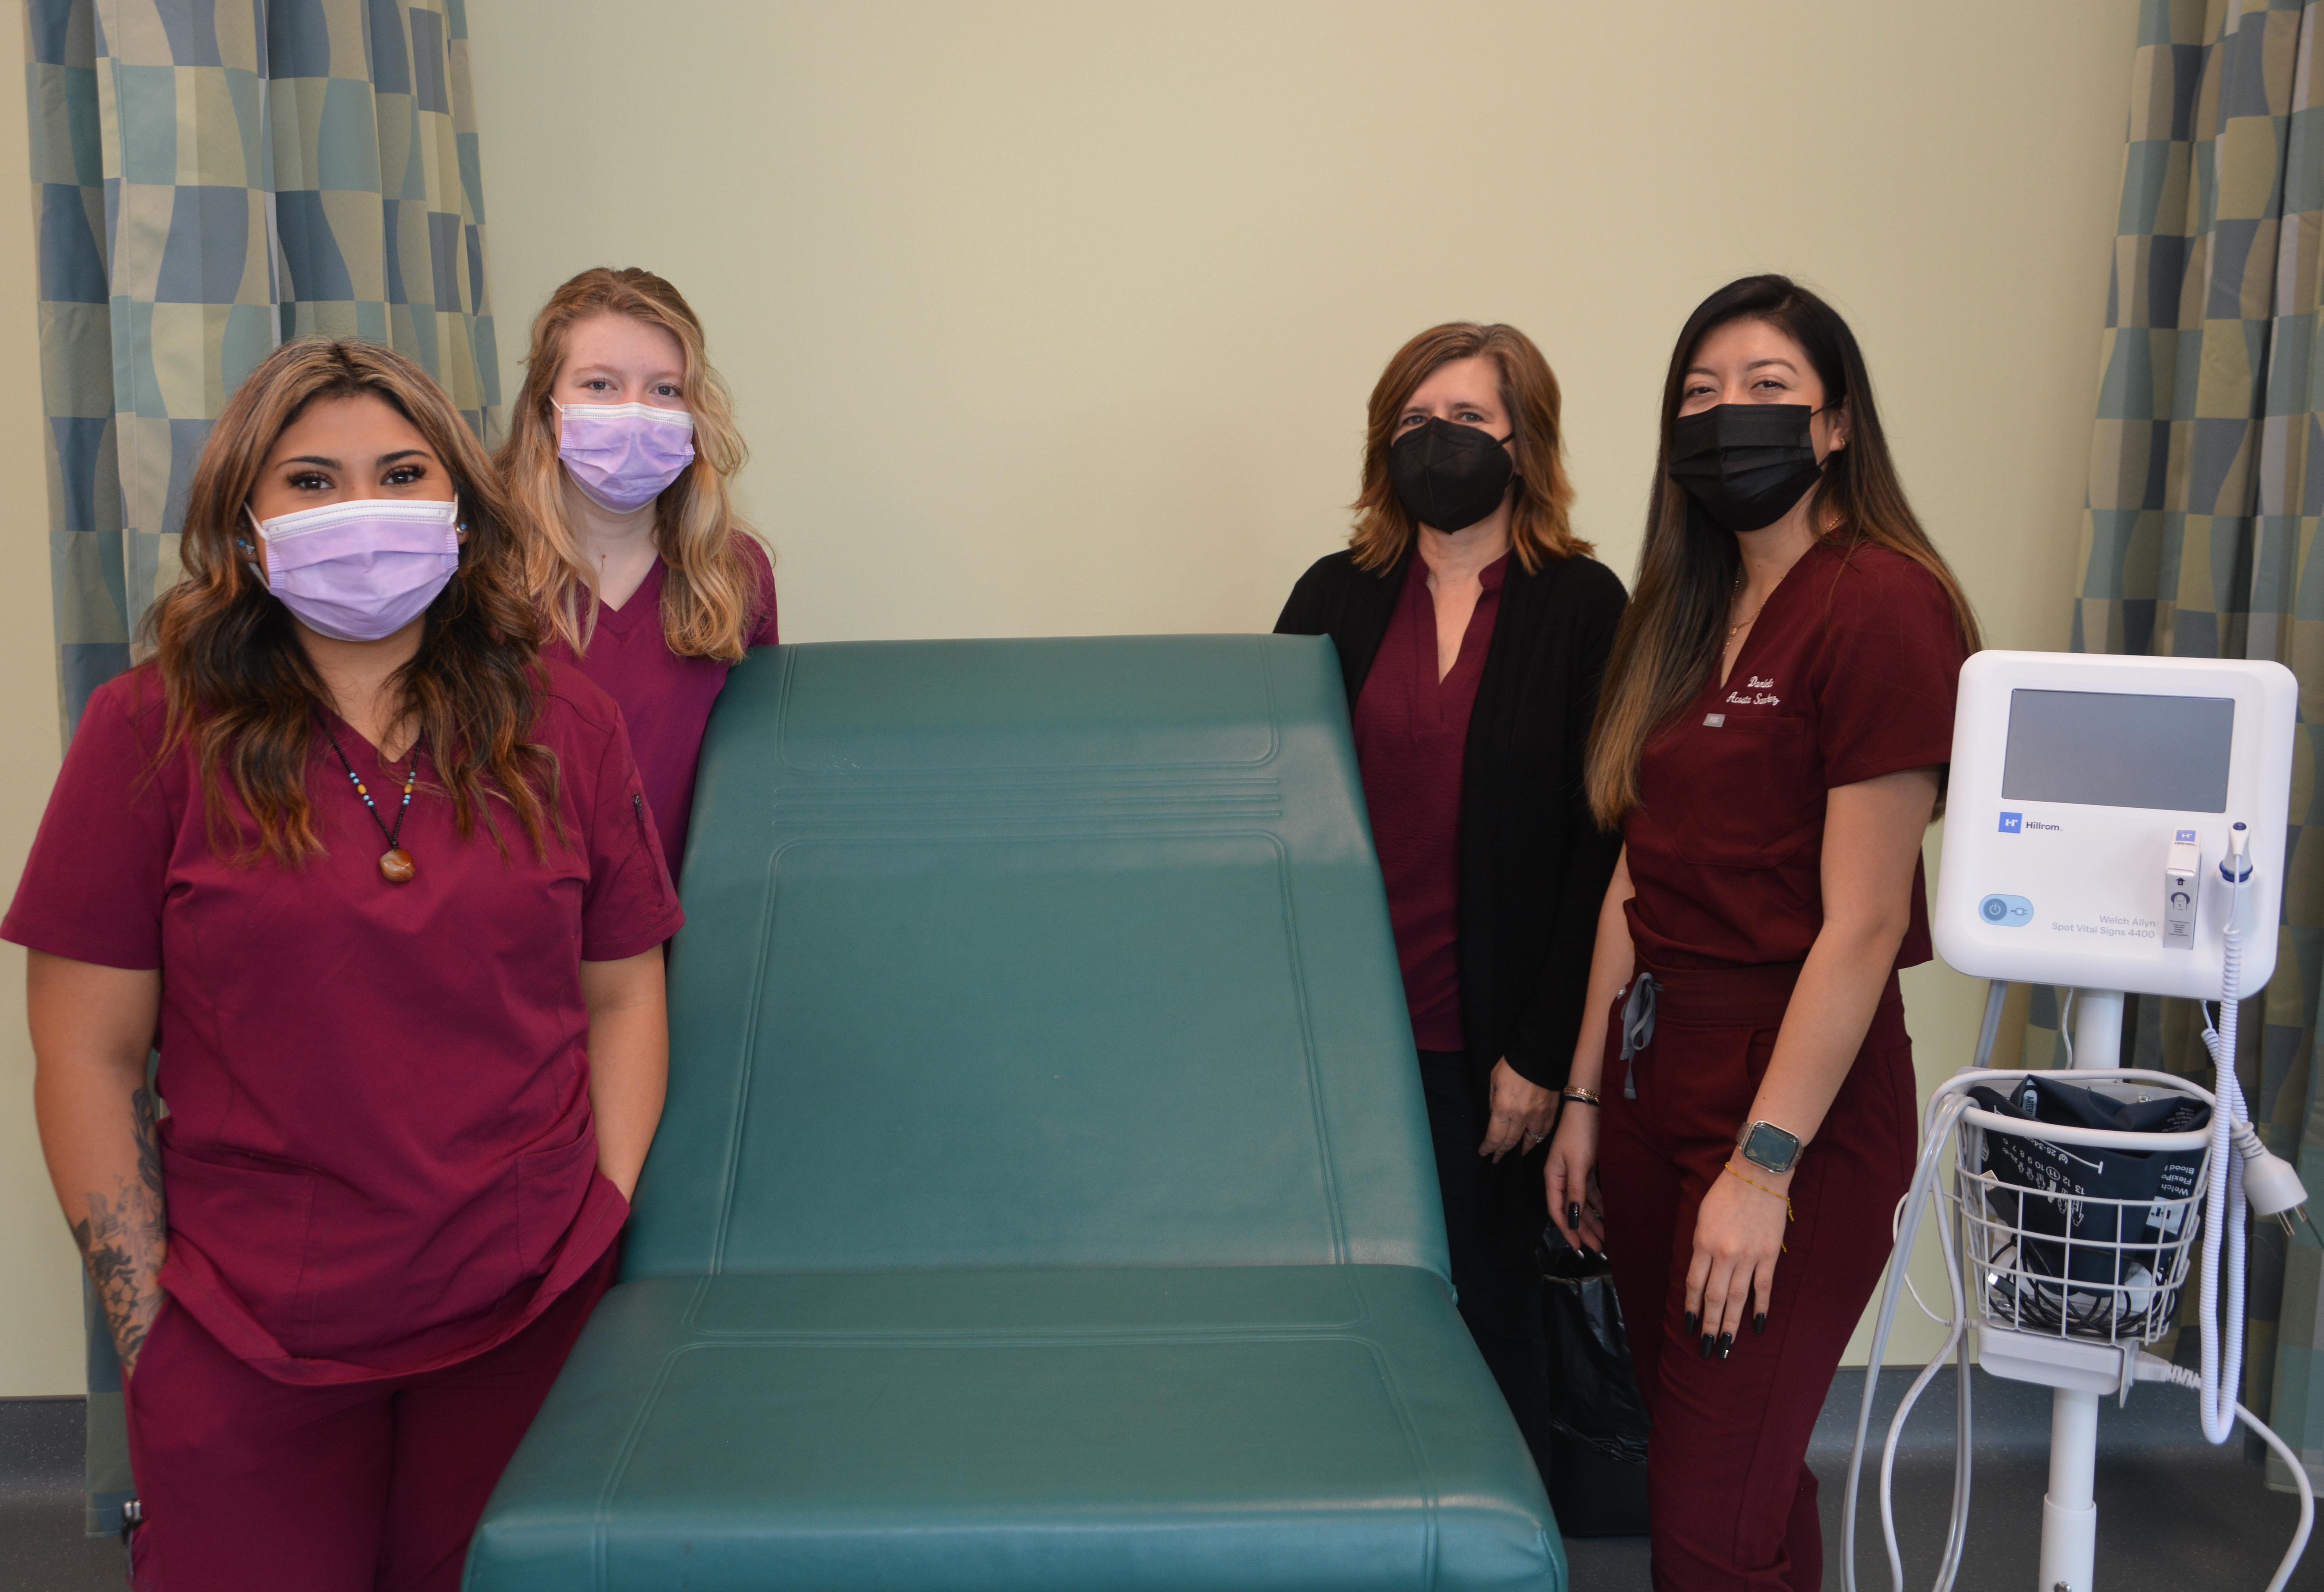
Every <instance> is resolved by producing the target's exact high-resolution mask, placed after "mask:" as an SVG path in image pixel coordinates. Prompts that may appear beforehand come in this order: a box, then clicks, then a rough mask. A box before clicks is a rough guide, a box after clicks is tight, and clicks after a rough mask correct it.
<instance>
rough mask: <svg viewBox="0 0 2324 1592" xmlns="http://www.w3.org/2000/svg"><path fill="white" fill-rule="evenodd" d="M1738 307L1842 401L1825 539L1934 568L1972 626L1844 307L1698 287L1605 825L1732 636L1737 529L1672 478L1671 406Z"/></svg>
mask: <svg viewBox="0 0 2324 1592" xmlns="http://www.w3.org/2000/svg"><path fill="white" fill-rule="evenodd" d="M1734 320H1764V321H1766V323H1767V324H1768V325H1770V326H1772V327H1774V328H1775V329H1777V330H1778V331H1781V332H1783V333H1784V334H1785V335H1786V336H1788V337H1789V338H1791V339H1792V340H1793V341H1794V342H1795V343H1797V344H1798V345H1799V346H1800V348H1801V350H1802V351H1803V353H1805V354H1806V355H1807V356H1808V363H1809V364H1810V365H1812V366H1814V367H1815V373H1816V376H1817V378H1818V379H1819V380H1821V382H1822V383H1823V394H1824V403H1826V404H1827V405H1828V406H1832V407H1840V406H1845V412H1846V414H1847V416H1848V446H1847V447H1845V448H1842V449H1838V450H1836V451H1834V452H1832V453H1831V454H1829V455H1827V456H1826V457H1825V459H1824V470H1823V478H1822V479H1821V481H1819V482H1818V483H1817V484H1816V486H1815V488H1814V492H1815V501H1814V503H1813V504H1812V506H1811V512H1812V514H1813V515H1814V517H1815V519H1816V521H1817V523H1819V525H1820V526H1821V527H1824V529H1823V530H1822V532H1821V533H1822V537H1823V540H1824V541H1828V542H1831V543H1832V544H1834V545H1836V546H1838V547H1840V549H1841V550H1842V551H1852V550H1854V549H1856V548H1858V547H1864V546H1867V545H1868V546H1872V547H1884V548H1886V549H1887V550H1888V551H1891V552H1895V553H1901V554H1903V555H1904V557H1905V558H1908V559H1910V560H1913V561H1914V563H1916V564H1918V565H1920V566H1921V567H1922V568H1923V569H1926V570H1928V572H1929V573H1930V574H1932V575H1933V576H1935V577H1936V578H1937V582H1938V584H1939V585H1941V586H1942V587H1943V588H1944V589H1945V595H1946V596H1947V597H1950V598H1951V600H1952V607H1953V618H1954V621H1955V622H1956V623H1957V624H1958V625H1960V634H1961V643H1962V644H1963V645H1964V646H1965V647H1966V648H1967V649H1968V650H1969V651H1970V652H1972V653H1973V652H1976V651H1977V650H1978V647H1979V646H1980V645H1982V644H1983V643H1981V642H1980V640H1979V639H1978V627H1977V616H1976V615H1975V614H1974V613H1973V612H1971V611H1970V608H1969V597H1967V596H1966V595H1965V594H1964V593H1963V592H1962V590H1961V588H1960V581H1959V580H1957V579H1955V578H1954V577H1953V572H1952V570H1951V569H1950V567H1949V566H1948V565H1947V564H1946V563H1945V560H1944V558H1943V555H1941V553H1939V552H1938V551H1937V550H1936V548H1935V546H1934V545H1933V544H1932V542H1931V541H1929V533H1928V532H1926V531H1923V529H1922V528H1921V522H1920V519H1919V517H1918V516H1917V515H1915V514H1914V513H1913V505H1912V504H1911V503H1910V502H1909V501H1907V500H1906V498H1905V496H1904V483H1902V482H1901V481H1899V480H1898V479H1897V478H1896V467H1895V462H1894V461H1893V460H1892V459H1891V458H1889V456H1888V439H1887V437H1886V433H1884V432H1883V431H1882V430H1881V429H1880V411H1879V409H1878V408H1877V406H1876V405H1875V404H1874V403H1873V401H1872V377H1871V375H1869V373H1867V370H1866V369H1865V366H1864V355H1863V352H1862V351H1861V350H1860V349H1858V347H1857V346H1856V335H1855V334H1854V333H1853V332H1851V331H1849V329H1848V322H1846V321H1845V320H1842V319H1840V313H1839V311H1837V310H1834V309H1833V308H1832V307H1831V305H1829V304H1827V303H1825V302H1824V301H1822V300H1821V299H1820V298H1818V297H1816V295H1815V294H1813V293H1812V292H1809V291H1808V290H1807V289H1805V288H1803V287H1802V286H1800V285H1799V284H1798V283H1797V282H1794V281H1792V279H1791V278H1789V277H1787V276H1747V277H1744V278H1742V279H1741V280H1740V281H1738V282H1729V283H1728V284H1727V285H1726V286H1725V287H1723V288H1720V290H1719V291H1718V292H1715V293H1713V294H1711V297H1709V298H1707V299H1705V300H1704V301H1702V302H1701V304H1699V305H1697V306H1696V307H1695V311H1694V313H1693V314H1692V315H1690V316H1688V317H1687V319H1686V325H1685V326H1684V327H1683V328H1682V329H1680V331H1679V334H1678V346H1677V347H1675V348H1674V349H1673V350H1672V351H1671V362H1670V372H1669V374H1668V375H1666V376H1665V378H1664V380H1663V405H1662V437H1661V440H1660V442H1659V444H1658V445H1657V447H1656V449H1655V484H1654V487H1653V489H1652V495H1651V496H1650V497H1649V498H1648V500H1647V509H1646V545H1645V547H1644V548H1642V549H1641V550H1640V551H1639V554H1638V579H1637V588H1636V590H1634V591H1633V592H1632V593H1631V596H1630V606H1628V608H1626V609H1624V610H1623V613H1622V622H1621V625H1620V627H1619V628H1618V630H1617V631H1616V632H1615V633H1614V650H1613V653H1612V654H1611V655H1610V656H1609V658H1608V659H1607V662H1606V687H1605V690H1604V691H1603V692H1602V694H1600V697H1599V699H1598V719H1597V723H1596V724H1595V725H1594V726H1593V727H1592V728H1591V736H1590V762H1589V773H1588V775H1587V781H1586V782H1587V785H1588V788H1589V796H1590V810H1591V812H1592V813H1593V814H1594V815H1595V816H1596V817H1597V819H1598V821H1599V822H1600V824H1603V825H1604V826H1605V827H1606V828H1609V829H1610V828H1615V827H1616V826H1617V825H1618V824H1620V822H1621V821H1622V819H1623V816H1624V815H1625V814H1626V813H1628V811H1629V810H1630V809H1632V808H1633V807H1636V806H1637V804H1638V760H1639V757H1640V755H1641V754H1643V753H1644V752H1645V750H1646V742H1647V741H1648V740H1649V739H1651V738H1652V737H1653V736H1654V733H1655V730H1657V729H1658V728H1660V727H1662V725H1663V724H1664V723H1665V722H1666V721H1667V720H1668V719H1669V718H1670V717H1671V716H1672V715H1673V714H1674V713H1676V712H1678V711H1679V710H1680V709H1681V708H1684V707H1685V706H1686V705H1687V704H1688V703H1689V702H1691V701H1692V700H1693V699H1694V696H1695V693H1696V692H1698V691H1700V690H1701V689H1702V684H1703V681H1704V680H1708V679H1710V677H1711V671H1712V670H1714V669H1716V668H1717V667H1718V666H1719V655H1720V652H1721V651H1722V650H1723V648H1724V646H1725V643H1726V640H1727V609H1728V603H1729V598H1730V597H1731V596H1732V594H1733V592H1734V588H1735V578H1736V576H1737V574H1738V572H1739V571H1740V569H1741V568H1742V550H1741V549H1740V548H1739V547H1738V545H1737V543H1736V541H1735V536H1734V533H1733V532H1729V531H1725V530H1722V529H1720V527H1719V526H1718V525H1716V524H1713V523H1711V521H1710V520H1709V519H1708V518H1707V517H1705V516H1704V515H1702V514H1699V513H1693V512H1690V503H1689V499H1688V497H1687V494H1686V488H1684V487H1683V486H1680V485H1679V484H1678V483H1677V482H1676V481H1674V480H1673V479H1672V478H1671V473H1670V462H1671V429H1672V426H1673V425H1674V422H1675V421H1677V419H1678V412H1679V405H1680V403H1681V402H1682V391H1683V387H1684V384H1685V376H1686V372H1687V369H1688V367H1689V366H1692V364H1693V362H1694V356H1695V351H1696V350H1697V349H1698V348H1700V347H1701V346H1702V339H1703V338H1706V337H1709V336H1710V335H1711V333H1712V332H1713V331H1715V330H1717V329H1719V328H1720V327H1722V326H1725V325H1726V324H1727V323H1728V322H1729V321H1734Z"/></svg>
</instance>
